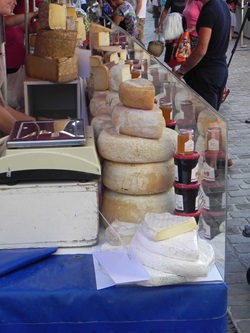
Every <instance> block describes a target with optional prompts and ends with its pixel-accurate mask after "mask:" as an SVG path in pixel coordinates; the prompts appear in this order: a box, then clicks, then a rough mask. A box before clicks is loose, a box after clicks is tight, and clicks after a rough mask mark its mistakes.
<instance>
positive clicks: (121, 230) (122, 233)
mask: <svg viewBox="0 0 250 333" xmlns="http://www.w3.org/2000/svg"><path fill="white" fill-rule="evenodd" d="M138 228H139V224H138V223H131V222H124V221H114V222H112V223H111V227H110V226H108V227H107V228H106V229H105V238H106V241H107V242H108V243H109V244H111V245H113V246H119V245H121V241H120V239H119V237H120V238H121V239H122V241H123V242H124V243H125V244H129V243H130V241H131V239H132V237H133V236H134V235H135V233H136V232H137V230H138ZM117 234H118V235H119V237H117Z"/></svg>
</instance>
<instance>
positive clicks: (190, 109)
mask: <svg viewBox="0 0 250 333" xmlns="http://www.w3.org/2000/svg"><path fill="white" fill-rule="evenodd" d="M180 108H181V111H182V112H183V118H184V119H185V120H188V121H191V120H193V119H194V118H195V114H194V105H193V102H192V101H190V100H189V99H187V100H184V101H182V102H181V106H180Z"/></svg>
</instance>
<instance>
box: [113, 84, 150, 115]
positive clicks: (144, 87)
mask: <svg viewBox="0 0 250 333" xmlns="http://www.w3.org/2000/svg"><path fill="white" fill-rule="evenodd" d="M119 97H120V101H121V102H122V104H124V105H126V106H129V107H131V108H135V109H143V110H152V109H153V108H154V98H155V87H154V85H153V83H152V82H150V81H149V80H147V79H142V78H138V79H131V80H127V81H124V82H122V83H121V84H120V86H119Z"/></svg>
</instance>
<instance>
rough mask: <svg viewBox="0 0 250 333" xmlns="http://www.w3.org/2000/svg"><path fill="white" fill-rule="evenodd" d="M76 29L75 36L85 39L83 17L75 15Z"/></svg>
mask: <svg viewBox="0 0 250 333" xmlns="http://www.w3.org/2000/svg"><path fill="white" fill-rule="evenodd" d="M76 31H77V38H78V39H81V40H83V41H85V40H86V29H85V24H84V22H83V17H77V19H76Z"/></svg>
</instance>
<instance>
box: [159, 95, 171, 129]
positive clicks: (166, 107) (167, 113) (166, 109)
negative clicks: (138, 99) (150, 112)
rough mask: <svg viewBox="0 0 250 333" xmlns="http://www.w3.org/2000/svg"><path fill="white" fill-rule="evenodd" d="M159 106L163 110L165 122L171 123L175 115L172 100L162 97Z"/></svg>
mask: <svg viewBox="0 0 250 333" xmlns="http://www.w3.org/2000/svg"><path fill="white" fill-rule="evenodd" d="M159 107H160V109H161V111H162V115H163V117H164V119H165V122H166V123H169V122H170V121H171V120H172V119H173V116H172V113H173V112H172V111H173V108H172V103H171V102H168V101H167V100H166V99H165V98H160V100H159Z"/></svg>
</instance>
